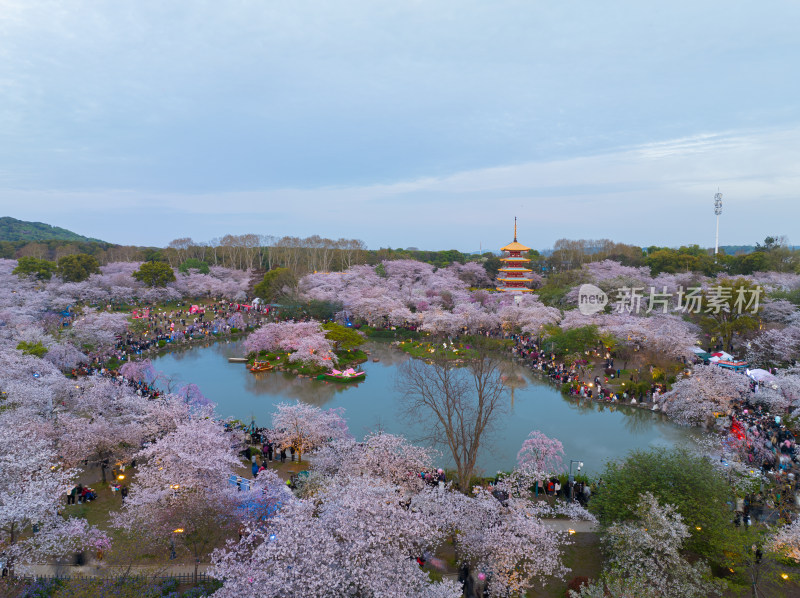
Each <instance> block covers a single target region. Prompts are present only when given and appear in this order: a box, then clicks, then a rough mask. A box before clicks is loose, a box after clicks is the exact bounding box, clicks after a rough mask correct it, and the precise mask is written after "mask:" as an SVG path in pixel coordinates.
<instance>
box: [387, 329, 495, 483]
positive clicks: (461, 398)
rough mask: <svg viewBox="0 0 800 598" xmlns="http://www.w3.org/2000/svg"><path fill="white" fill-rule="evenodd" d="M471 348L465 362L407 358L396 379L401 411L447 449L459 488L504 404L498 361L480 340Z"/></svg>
mask: <svg viewBox="0 0 800 598" xmlns="http://www.w3.org/2000/svg"><path fill="white" fill-rule="evenodd" d="M475 351H476V353H477V354H476V356H475V357H474V358H473V359H470V360H469V362H468V363H467V365H466V366H464V365H463V364H455V363H453V362H452V360H448V359H446V358H445V357H444V356H441V357H437V356H434V357H433V359H432V360H430V362H428V363H426V362H424V361H421V360H418V359H409V360H408V361H407V362H405V363H404V364H403V365H401V366H400V373H399V376H398V379H397V383H398V386H399V390H400V392H401V393H402V396H403V399H402V400H403V409H404V411H405V414H406V416H407V417H408V418H409V419H413V420H414V421H416V422H421V423H422V425H423V428H424V435H425V438H424V439H425V440H427V441H428V442H429V443H431V444H438V445H443V446H446V447H447V448H448V449H449V450H450V453H451V454H452V456H453V461H454V462H455V465H456V470H457V471H458V486H459V488H460V489H461V490H462V491H464V492H466V491H468V490H469V484H470V480H471V479H472V476H473V474H474V472H475V466H476V463H477V460H478V453H479V450H480V447H481V442H482V440H483V437H484V434H485V433H487V432H488V431H489V430H490V429H491V427H492V424H493V423H494V422H495V420H496V418H497V416H498V415H500V413H501V412H502V411H503V409H504V408H505V401H504V400H503V399H504V397H505V393H506V386H505V385H504V383H503V379H502V376H501V361H500V360H499V359H498V358H497V357H495V356H494V355H492V354H491V352H490V351H489V350H488V348H487V347H485V346H483V345H479V346H478V347H476V348H475Z"/></svg>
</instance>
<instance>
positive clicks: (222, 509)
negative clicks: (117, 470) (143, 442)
mask: <svg viewBox="0 0 800 598" xmlns="http://www.w3.org/2000/svg"><path fill="white" fill-rule="evenodd" d="M234 446H238V443H237V441H236V439H234V438H232V437H231V436H230V434H229V433H227V432H225V431H224V429H223V427H222V426H221V425H220V424H219V423H217V422H215V421H214V420H212V419H209V418H192V419H191V420H189V421H187V422H185V423H181V424H179V425H178V426H177V428H176V429H175V430H174V431H172V432H170V433H169V434H167V435H165V436H163V437H162V438H160V439H158V440H157V441H156V442H155V443H153V444H152V445H150V446H149V447H147V448H145V449H143V450H141V451H139V453H137V455H136V458H137V461H139V462H142V464H141V465H139V466H138V467H137V472H136V478H135V481H134V483H133V484H132V485H131V490H130V495H129V496H128V498H127V500H126V501H125V505H124V507H123V508H122V510H121V511H120V512H119V513H117V515H116V517H115V518H114V525H115V526H117V527H120V528H122V529H126V530H137V531H139V532H141V533H147V534H150V535H151V536H152V537H154V538H156V539H159V540H161V541H163V542H167V541H169V540H171V541H172V542H174V543H178V544H180V545H182V546H184V547H185V548H186V549H187V550H189V551H190V552H191V554H192V556H193V557H194V558H195V562H198V559H199V558H200V557H201V556H203V555H205V554H207V553H208V552H209V551H210V550H211V549H212V548H213V547H214V546H215V545H216V544H217V543H218V542H219V541H220V540H221V539H222V538H224V537H225V535H226V534H228V533H231V530H232V529H234V528H235V525H236V522H237V521H236V518H235V503H234V501H233V498H232V497H231V493H230V492H229V491H228V489H227V480H228V477H229V475H230V474H231V473H232V472H233V471H235V470H236V468H238V467H240V466H241V462H240V461H239V459H238V458H237V457H236V451H235V449H234ZM176 530H181V531H176ZM195 572H196V567H195Z"/></svg>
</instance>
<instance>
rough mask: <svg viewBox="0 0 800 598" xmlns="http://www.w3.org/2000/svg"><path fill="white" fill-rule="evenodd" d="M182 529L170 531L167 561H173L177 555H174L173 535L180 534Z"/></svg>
mask: <svg viewBox="0 0 800 598" xmlns="http://www.w3.org/2000/svg"><path fill="white" fill-rule="evenodd" d="M182 533H183V528H182V527H179V528H177V529H174V530H172V535H171V536H170V538H169V559H170V560H171V561H172V560H175V559H176V558H177V557H178V555H177V554H176V553H175V534H182Z"/></svg>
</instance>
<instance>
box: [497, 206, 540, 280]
mask: <svg viewBox="0 0 800 598" xmlns="http://www.w3.org/2000/svg"><path fill="white" fill-rule="evenodd" d="M501 251H503V252H504V253H505V256H504V257H501V258H500V261H501V262H503V267H502V268H500V270H499V274H498V275H497V290H498V291H504V292H506V293H514V294H517V293H532V292H533V291H532V290H531V289H529V288H528V285H530V283H531V279H530V278H528V274H530V273H531V272H533V270H530V269H529V268H527V267H526V266H527V265H528V263H529V262H530V260H529V259H528V258H527V257H523V255H522V254H523V252H525V253H527V252H528V251H530V247H525V246H524V245H523V244H522V243H518V242H517V219H516V218H514V241H513V242H511V243H509V244H508V245H506V246H505V247H503V248H502V249H501Z"/></svg>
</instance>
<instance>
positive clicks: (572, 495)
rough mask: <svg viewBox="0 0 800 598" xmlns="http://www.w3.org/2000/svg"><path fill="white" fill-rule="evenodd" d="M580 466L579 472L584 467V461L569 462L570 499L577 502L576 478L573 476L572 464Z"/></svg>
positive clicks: (572, 460)
mask: <svg viewBox="0 0 800 598" xmlns="http://www.w3.org/2000/svg"><path fill="white" fill-rule="evenodd" d="M573 463H577V464H578V471H580V470H581V467H583V461H576V460H574V459H570V460H569V499H570V500H571V501H572V500H575V476H573V475H572V464H573Z"/></svg>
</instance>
